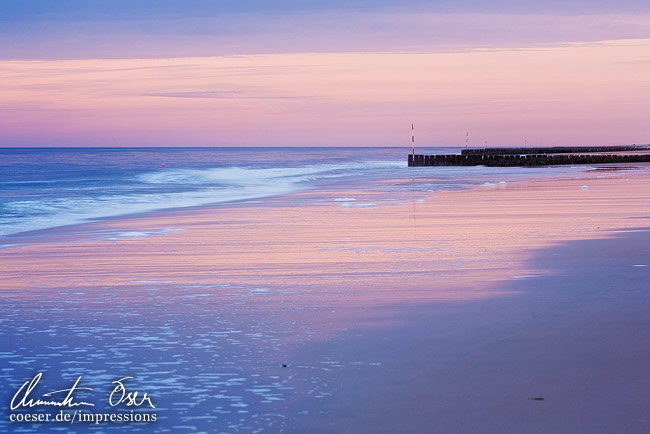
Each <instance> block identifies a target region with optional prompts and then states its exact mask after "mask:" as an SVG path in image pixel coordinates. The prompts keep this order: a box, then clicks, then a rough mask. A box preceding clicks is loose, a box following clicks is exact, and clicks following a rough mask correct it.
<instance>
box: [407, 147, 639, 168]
mask: <svg viewBox="0 0 650 434" xmlns="http://www.w3.org/2000/svg"><path fill="white" fill-rule="evenodd" d="M558 149H561V150H562V151H561V152H560V151H558ZM540 151H543V152H540ZM630 151H640V152H636V153H623V154H613V153H611V152H630ZM608 152H609V153H608ZM646 162H650V147H646V146H643V147H640V146H635V147H632V146H601V147H587V146H584V147H572V148H568V147H567V148H558V147H553V148H485V149H466V150H463V152H461V154H441V155H418V154H416V155H409V156H408V165H409V167H418V166H495V167H504V166H552V165H562V164H565V165H566V164H608V163H646Z"/></svg>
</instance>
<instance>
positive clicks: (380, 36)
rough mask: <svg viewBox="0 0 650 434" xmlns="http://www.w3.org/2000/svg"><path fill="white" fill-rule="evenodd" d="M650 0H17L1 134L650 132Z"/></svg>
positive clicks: (8, 15)
mask: <svg viewBox="0 0 650 434" xmlns="http://www.w3.org/2000/svg"><path fill="white" fill-rule="evenodd" d="M649 101H650V2H646V1H638V0H634V1H631V0H618V1H610V0H590V1H588V0H578V1H570V0H566V1H559V0H549V1H545V2H539V1H536V2H533V1H526V0H518V1H514V0H494V1H491V2H485V1H479V0H456V1H451V0H441V1H423V0H405V1H399V2H397V1H392V0H380V1H368V0H348V1H343V0H329V1H321V0H315V1H310V2H305V1H297V0H294V1H283V0H276V1H263V0H257V1H256V0H252V1H219V0H217V1H206V0H185V1H182V2H181V1H171V0H159V1H154V0H148V1H137V0H95V1H92V2H89V1H85V0H76V1H73V0H59V1H56V2H54V1H49V0H30V1H24V0H2V2H0V146H406V147H408V146H410V135H411V132H410V127H411V123H414V124H415V127H416V144H417V145H419V146H461V145H464V142H465V137H466V134H467V133H469V138H470V139H469V141H470V145H471V146H485V144H487V145H488V146H514V145H523V144H528V145H533V144H534V145H589V144H631V143H648V142H650V107H649V106H648V104H649Z"/></svg>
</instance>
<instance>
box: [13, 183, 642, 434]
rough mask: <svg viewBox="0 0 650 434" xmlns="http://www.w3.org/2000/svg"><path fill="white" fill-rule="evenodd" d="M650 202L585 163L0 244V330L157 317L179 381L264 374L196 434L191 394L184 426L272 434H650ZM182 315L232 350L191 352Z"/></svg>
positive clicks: (210, 392)
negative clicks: (261, 390)
mask: <svg viewBox="0 0 650 434" xmlns="http://www.w3.org/2000/svg"><path fill="white" fill-rule="evenodd" d="M432 173H433V172H432ZM649 192H650V178H649V177H648V176H647V175H646V174H642V173H640V172H636V171H634V170H630V171H619V172H612V173H605V172H601V171H594V172H593V176H591V177H590V178H588V179H580V180H560V181H542V182H527V183H517V184H496V185H490V186H482V187H479V188H476V189H473V190H469V191H454V192H444V193H437V194H431V195H429V196H428V197H424V196H423V197H421V198H420V201H412V202H410V203H395V204H386V203H381V202H380V201H379V200H375V199H378V198H375V197H373V193H371V192H367V191H346V192H345V196H342V193H341V192H336V193H327V192H318V193H310V192H307V193H301V194H299V195H295V196H294V197H293V198H292V200H287V199H286V198H282V197H279V198H275V199H270V200H267V201H264V202H263V203H255V202H253V203H248V204H244V205H240V206H238V207H228V206H220V207H213V208H207V209H206V208H204V209H195V210H185V211H174V212H167V213H156V214H150V215H148V216H139V217H137V218H124V219H119V220H118V219H115V220H107V221H103V222H97V223H92V224H87V225H83V226H80V227H72V228H68V229H66V230H59V231H56V232H54V233H53V232H51V231H50V232H47V233H46V234H45V236H49V237H51V239H52V240H56V242H52V243H46V244H41V245H37V246H30V245H25V246H18V247H12V248H6V249H3V250H0V261H1V262H2V264H3V269H2V271H0V278H1V279H0V290H2V294H3V297H4V298H5V300H7V301H9V302H10V303H9V304H8V305H7V304H5V305H6V306H12V308H13V309H14V310H13V313H12V315H13V316H14V318H13V320H14V321H17V322H21V321H22V322H27V323H28V324H29V321H30V320H33V321H36V322H37V321H40V320H37V319H36V318H37V317H38V318H45V319H47V316H48V315H54V310H51V309H50V307H52V309H53V308H54V307H56V308H57V309H62V310H63V311H66V310H67V311H68V312H67V313H68V314H69V315H70V317H69V318H70V319H69V321H70V322H72V323H74V324H75V327H78V326H80V325H88V324H91V323H92V324H94V326H106V327H114V326H116V324H119V323H120V322H123V321H127V322H128V321H132V322H136V323H138V324H139V325H141V326H142V327H143V328H141V329H140V332H141V333H143V332H144V333H149V334H151V335H154V334H156V333H157V331H156V330H157V329H154V328H151V329H147V328H146V327H145V326H144V325H143V324H145V323H146V321H145V319H144V317H151V316H156V315H159V316H160V318H168V319H167V320H165V321H167V323H164V324H167V325H169V324H171V327H172V328H173V329H174V330H173V331H174V333H176V334H177V335H179V336H180V337H179V342H185V343H186V344H188V343H189V344H191V343H196V344H198V347H197V348H198V349H197V350H196V351H200V352H201V355H200V357H199V356H197V357H198V359H197V360H199V359H200V360H201V361H203V362H205V361H206V358H207V359H208V360H209V363H208V362H206V363H204V364H194V365H192V366H186V367H184V368H186V370H187V371H188V372H189V375H194V376H195V377H197V376H200V375H201V374H203V373H205V372H206V371H210V372H214V371H224V370H228V369H230V370H231V371H233V372H237V373H238V374H240V375H241V376H242V378H246V379H247V381H248V380H250V381H254V380H252V377H254V376H256V375H257V376H260V375H261V376H263V377H264V376H268V377H269V378H276V379H277V378H279V379H280V380H278V381H279V382H281V383H282V386H284V389H282V388H279V389H282V390H281V391H277V394H276V398H278V399H275V400H268V401H264V400H262V401H259V400H258V401H256V400H255V399H254V398H255V397H254V396H251V397H249V398H247V397H246V395H244V391H245V390H246V389H245V388H246V387H250V386H247V385H246V384H244V383H245V382H244V383H242V384H234V385H232V388H231V389H232V390H230V392H231V393H232V394H234V393H235V392H237V391H239V392H241V394H242V396H244V398H243V399H244V401H246V399H249V400H248V401H247V402H245V404H246V405H247V406H248V410H247V411H249V413H245V414H243V415H237V416H234V415H233V414H231V413H230V411H231V410H232V411H233V412H234V410H233V409H229V407H228V406H227V405H226V406H225V407H223V408H221V407H219V408H220V409H221V411H220V413H219V414H218V415H214V417H213V418H212V419H210V420H209V423H210V424H212V425H207V423H208V422H206V421H205V420H202V419H200V415H201V414H211V412H212V411H213V410H214V408H215V400H214V398H213V397H214V395H216V394H218V393H222V392H223V390H217V389H216V388H215V389H213V388H212V386H211V385H210V384H209V383H208V384H204V385H203V386H204V387H205V389H206V392H205V393H206V397H205V398H204V401H202V403H201V405H200V406H199V407H198V408H194V411H195V416H196V418H195V420H190V421H189V422H187V423H189V424H194V426H196V427H197V429H199V430H201V429H208V428H207V427H213V428H214V427H216V428H222V429H225V428H224V427H227V426H235V425H232V424H236V423H239V425H236V426H237V427H238V428H237V429H244V428H245V427H246V426H253V427H256V426H257V425H255V424H256V423H257V422H259V420H261V419H258V420H257V422H256V421H255V420H254V418H252V416H253V415H268V414H274V415H280V416H277V417H275V418H271V419H272V420H271V419H268V418H267V419H268V420H267V419H265V420H264V421H265V424H266V425H265V426H263V427H267V428H269V429H270V430H271V431H273V432H277V431H287V432H373V433H374V432H439V433H472V432H481V433H492V432H494V433H521V432H526V433H547V432H554V433H563V432H566V433H617V432H621V433H637V432H638V433H641V432H648V430H650V418H649V417H648V416H647V414H649V409H650V395H648V393H647V390H650V387H649V386H650V375H648V374H647V361H648V360H650V343H649V342H650V341H648V339H647V330H648V326H650V323H649V322H648V321H647V308H648V306H650V293H648V291H647V286H648V282H650V233H648V232H646V231H645V229H643V228H645V227H647V226H649V225H648V220H647V219H648V217H650V193H649ZM346 197H354V198H356V199H357V200H356V201H343V200H340V199H344V198H346ZM336 199H339V200H336ZM297 204H300V205H297ZM360 205H362V206H360ZM137 234H140V236H138V235H137ZM142 234H145V235H149V236H142ZM12 303H13V304H12ZM66 303H71V304H69V305H67V304H66ZM75 303H76V304H75ZM28 305H31V306H35V307H36V308H35V309H33V310H29V309H27V308H26V307H25V306H28ZM66 306H67V307H66ZM70 306H74V309H72V308H70ZM118 311H119V312H120V313H127V314H129V315H130V316H128V315H127V316H120V315H118V314H117V313H116V312H118ZM167 316H168V317H167ZM129 318H131V319H130V320H129ZM161 321H163V320H162V319H161ZM197 321H201V324H207V325H208V326H209V328H210V329H216V330H217V331H219V328H220V327H221V328H222V330H221V331H223V330H227V329H228V330H229V329H230V328H233V330H234V329H237V331H238V332H241V333H242V336H244V335H245V336H247V337H246V338H244V337H242V338H241V339H240V340H239V341H237V342H236V345H235V344H234V343H233V342H232V339H231V337H228V335H227V333H226V335H225V337H224V336H222V335H214V336H210V337H209V338H205V339H202V340H201V341H200V342H198V341H197V340H196V339H197V338H196V335H195V334H193V333H191V332H190V330H192V331H194V330H193V327H195V324H196V322H197ZM220 321H221V322H220ZM224 321H225V322H224ZM154 322H155V321H154ZM28 327H29V325H28ZM66 330H67V331H66ZM66 330H63V331H60V332H59V335H61V334H63V335H65V334H66V333H70V335H69V336H67V337H68V338H69V340H70V342H72V343H73V344H74V342H75V339H77V338H78V336H77V335H75V334H74V333H72V332H70V330H69V329H66ZM114 339H117V340H119V339H120V336H114ZM123 339H125V340H126V339H128V338H127V337H126V335H125V336H124V337H123ZM229 339H230V341H229ZM24 345H26V347H23V349H22V350H21V351H23V352H25V353H30V354H31V353H38V352H39V351H40V350H39V347H38V345H40V344H28V343H24ZM29 345H32V346H29ZM98 345H99V344H98ZM147 345H151V348H150V350H151V351H152V352H153V353H155V354H157V353H156V351H157V349H156V345H158V344H156V343H155V342H154V343H152V344H147ZM85 348H89V347H85ZM178 348H182V345H181V344H180V343H179V344H178ZM3 349H4V348H3ZM88 351H91V350H88ZM125 351H126V355H127V357H126V358H127V359H129V357H131V360H130V361H129V363H130V364H131V366H132V368H133V369H136V370H137V371H138V372H146V371H147V369H148V370H149V371H151V370H152V369H151V365H148V364H147V363H145V361H144V359H141V356H137V357H136V352H133V353H129V352H128V351H129V350H125ZM168 357H171V355H169V354H167V353H160V355H159V357H158V358H157V359H156V360H158V361H159V362H160V363H161V364H164V363H167V362H169V361H170V360H168V359H167V358H168ZM41 360H42V358H41ZM35 364H37V363H35ZM50 364H51V365H56V364H54V363H52V362H51V361H50ZM282 364H287V365H288V366H287V367H286V368H283V367H282V366H281V365H282ZM104 368H105V369H106V370H108V371H111V370H114V369H115V368H116V365H111V364H110V363H108V364H107V365H106V366H104ZM18 373H19V372H18V371H15V372H10V373H9V374H10V375H11V376H15V375H18ZM154 377H155V375H153V376H151V375H150V378H151V379H154ZM16 378H17V379H15V380H14V381H15V382H18V381H20V380H21V378H20V377H16ZM176 387H177V388H181V387H183V383H182V382H180V383H177V385H176ZM240 389H241V390H240ZM249 390H250V389H249ZM253 394H254V393H253ZM531 398H543V400H535V399H531ZM218 402H221V401H218ZM237 402H239V403H240V404H241V399H240V400H239V401H237ZM237 402H235V405H236V404H237ZM166 404H167V405H168V406H169V407H171V408H173V407H174V405H175V404H174V402H173V398H170V401H169V402H167V403H166ZM161 423H162V424H165V423H168V422H165V420H164V419H163V421H162V422H161ZM228 424H230V425H228ZM170 426H171V425H170Z"/></svg>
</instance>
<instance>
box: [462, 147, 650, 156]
mask: <svg viewBox="0 0 650 434" xmlns="http://www.w3.org/2000/svg"><path fill="white" fill-rule="evenodd" d="M634 151H650V147H649V146H645V145H640V146H636V145H632V146H552V147H544V148H481V149H463V150H462V151H460V153H461V155H516V154H584V153H590V154H597V153H602V152H634Z"/></svg>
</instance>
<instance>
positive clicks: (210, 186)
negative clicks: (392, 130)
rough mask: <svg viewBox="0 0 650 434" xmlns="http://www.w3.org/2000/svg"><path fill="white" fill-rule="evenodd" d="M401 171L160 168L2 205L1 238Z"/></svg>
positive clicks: (378, 166) (344, 166)
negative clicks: (95, 220)
mask: <svg viewBox="0 0 650 434" xmlns="http://www.w3.org/2000/svg"><path fill="white" fill-rule="evenodd" d="M405 167H406V164H405V163H404V162H402V161H399V162H398V161H365V162H350V163H340V164H316V165H307V166H297V167H270V168H250V167H237V166H230V167H214V168H205V169H196V168H179V169H173V168H171V169H170V168H163V169H160V170H157V171H150V172H145V173H141V174H137V175H135V176H131V177H125V178H123V179H116V180H114V182H113V183H112V184H111V185H109V186H106V187H103V188H99V189H98V188H96V187H89V186H83V185H79V186H78V188H75V189H74V190H73V191H70V192H68V194H67V195H66V194H65V193H62V194H61V195H59V196H58V197H39V198H36V199H35V198H31V199H24V200H13V201H8V202H5V203H3V204H2V213H1V216H0V236H5V235H11V234H16V233H20V232H26V231H33V230H41V229H47V228H52V227H57V226H65V225H71V224H78V223H83V222H87V221H90V220H94V219H100V218H107V217H116V216H121V215H127V214H134V213H142V212H149V211H156V210H162V209H172V208H186V207H193V206H202V205H209V204H217V203H226V202H235V201H243V200H249V199H260V198H265V197H271V196H278V195H283V194H289V193H295V192H298V191H303V190H306V189H310V188H315V187H316V185H317V184H316V183H315V182H314V181H320V180H327V179H333V178H341V177H345V176H355V177H358V176H364V175H367V174H369V173H376V172H377V171H382V170H390V169H395V168H405ZM116 192H119V194H118V193H116Z"/></svg>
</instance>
